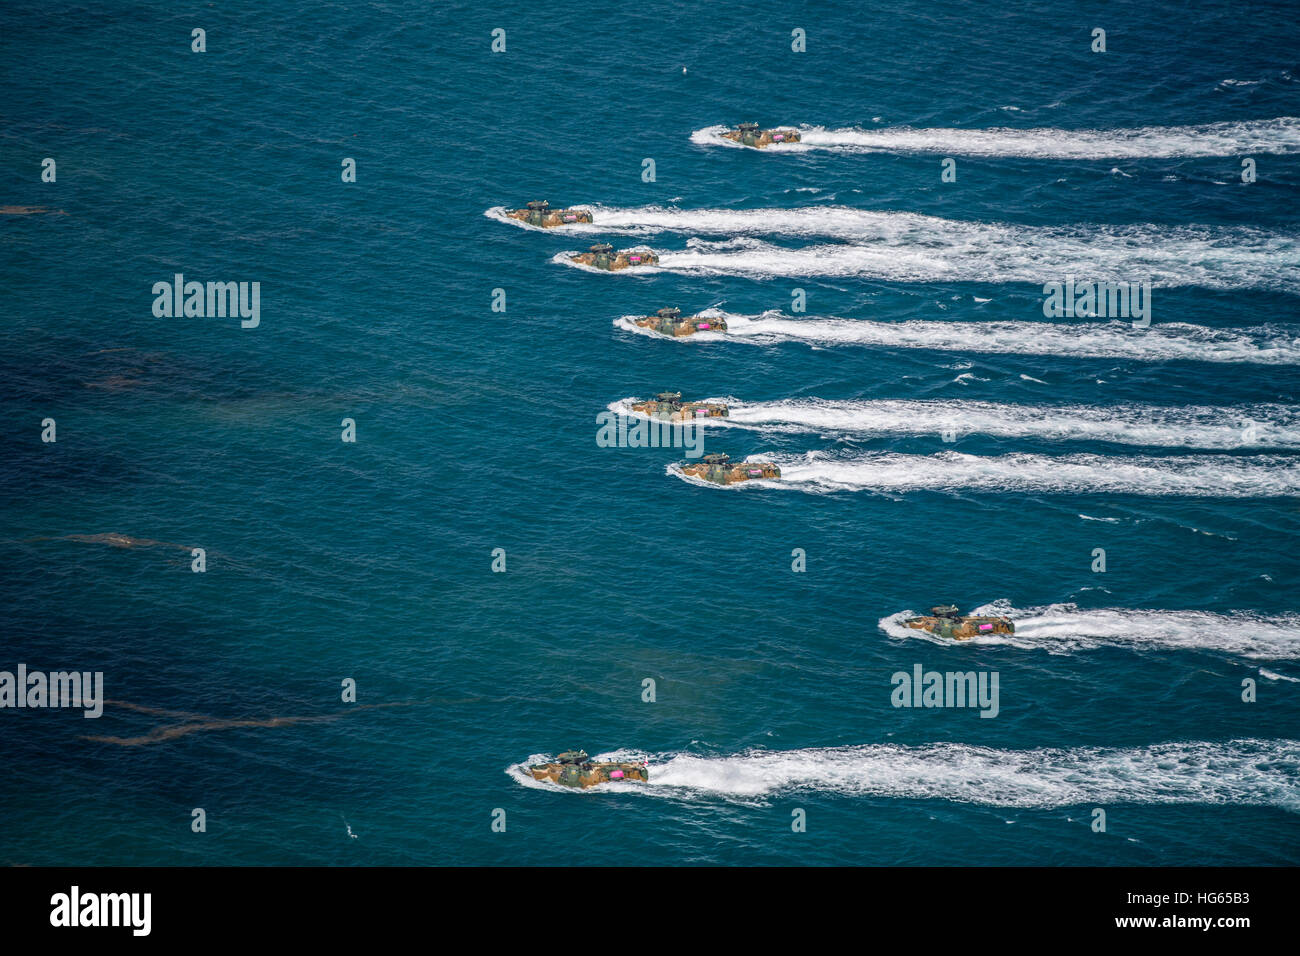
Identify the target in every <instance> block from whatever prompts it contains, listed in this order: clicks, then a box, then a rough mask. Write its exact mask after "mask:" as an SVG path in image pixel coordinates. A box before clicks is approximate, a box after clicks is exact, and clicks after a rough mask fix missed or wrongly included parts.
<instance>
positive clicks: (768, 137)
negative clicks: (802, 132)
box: [721, 123, 799, 149]
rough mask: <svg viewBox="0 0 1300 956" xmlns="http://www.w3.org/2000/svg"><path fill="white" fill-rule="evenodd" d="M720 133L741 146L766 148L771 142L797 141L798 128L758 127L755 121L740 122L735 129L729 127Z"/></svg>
mask: <svg viewBox="0 0 1300 956" xmlns="http://www.w3.org/2000/svg"><path fill="white" fill-rule="evenodd" d="M721 135H722V138H723V139H729V140H731V141H732V142H733V143H739V144H740V145H741V146H752V147H754V149H766V148H767V147H768V146H771V145H772V144H773V143H797V142H799V131H798V130H793V129H759V128H758V124H757V123H741V124H740V125H739V126H737V127H736V128H735V129H729V130H727V131H726V132H725V133H723V134H721Z"/></svg>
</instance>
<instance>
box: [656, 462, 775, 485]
mask: <svg viewBox="0 0 1300 956" xmlns="http://www.w3.org/2000/svg"><path fill="white" fill-rule="evenodd" d="M678 467H679V468H681V471H682V474H683V475H690V476H691V477H692V478H703V479H704V480H705V481H711V482H713V484H715V485H734V484H737V483H739V482H742V481H757V480H758V479H760V478H780V477H781V469H780V468H778V467H777V466H776V465H774V464H772V463H771V462H768V461H743V462H734V461H733V462H727V463H726V464H722V465H714V464H709V463H708V462H703V461H684V462H681V464H680V465H679V466H678Z"/></svg>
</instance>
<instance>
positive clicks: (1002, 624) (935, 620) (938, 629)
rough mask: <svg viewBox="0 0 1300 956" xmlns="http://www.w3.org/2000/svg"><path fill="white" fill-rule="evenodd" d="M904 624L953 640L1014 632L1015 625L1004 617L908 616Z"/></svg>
mask: <svg viewBox="0 0 1300 956" xmlns="http://www.w3.org/2000/svg"><path fill="white" fill-rule="evenodd" d="M903 624H904V626H906V627H910V628H912V629H913V630H917V631H926V632H927V633H930V634H934V635H935V636H936V637H946V638H949V639H951V640H954V641H969V640H970V639H971V638H972V637H985V636H988V635H990V634H1014V633H1015V632H1016V626H1015V625H1014V624H1012V623H1011V621H1010V620H1009V619H1007V618H1005V617H971V616H969V615H964V616H961V617H955V618H953V617H909V618H908V619H907V620H905V621H904V622H903Z"/></svg>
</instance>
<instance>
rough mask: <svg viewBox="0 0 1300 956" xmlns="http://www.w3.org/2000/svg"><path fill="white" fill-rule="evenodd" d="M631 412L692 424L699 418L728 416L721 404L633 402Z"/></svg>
mask: <svg viewBox="0 0 1300 956" xmlns="http://www.w3.org/2000/svg"><path fill="white" fill-rule="evenodd" d="M632 411H634V412H640V413H641V414H642V415H649V416H650V417H651V418H657V419H659V420H660V421H667V422H693V421H698V420H699V419H701V418H726V417H727V416H728V414H730V413H729V412H728V410H727V406H726V405H724V404H722V402H659V401H649V402H635V403H633V405H632Z"/></svg>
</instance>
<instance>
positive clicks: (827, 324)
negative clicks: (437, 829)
mask: <svg viewBox="0 0 1300 956" xmlns="http://www.w3.org/2000/svg"><path fill="white" fill-rule="evenodd" d="M700 314H701V315H717V316H721V317H722V318H725V319H726V321H727V329H728V330H727V332H726V333H725V334H723V333H717V332H704V333H699V334H696V335H691V336H687V337H684V338H680V339H670V341H674V342H682V343H691V344H695V343H707V342H722V341H733V342H748V343H751V344H755V345H770V344H774V343H777V342H804V343H807V344H809V345H814V346H824V347H834V346H842V345H855V346H883V347H889V348H909V349H938V350H942V351H953V352H979V353H989V354H1004V355H1061V356H1074V357H1078V358H1128V359H1139V360H1142V361H1166V360H1170V359H1182V360H1189V361H1198V362H1247V363H1254V364H1260V365H1297V364H1300V336H1297V335H1296V334H1294V333H1293V332H1292V331H1291V330H1289V329H1286V328H1283V327H1273V326H1259V327H1255V328H1241V329H1211V328H1207V327H1205V326H1201V325H1189V324H1187V323H1183V322H1154V323H1153V324H1152V325H1151V326H1150V327H1149V328H1146V329H1135V328H1134V327H1133V325H1132V323H1130V322H1123V321H1119V320H1111V321H1109V322H1095V321H1094V322H1071V323H1058V322H1049V321H1042V322H939V321H929V320H925V319H909V320H907V321H904V322H874V321H870V320H865V319H840V318H799V319H795V318H791V317H789V316H787V315H784V314H783V313H781V312H764V313H763V314H761V315H734V314H731V313H728V312H723V311H719V310H705V311H703V312H701V313H700ZM614 324H615V326H617V327H618V328H620V329H622V330H624V331H626V332H631V333H634V334H640V335H649V336H653V337H656V338H661V337H662V336H659V334H658V333H657V332H653V331H651V330H648V329H642V328H640V327H638V326H636V325H635V324H634V323H633V321H632V317H631V316H623V317H621V318H619V319H616V320H615V321H614Z"/></svg>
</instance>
